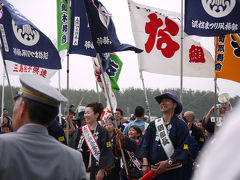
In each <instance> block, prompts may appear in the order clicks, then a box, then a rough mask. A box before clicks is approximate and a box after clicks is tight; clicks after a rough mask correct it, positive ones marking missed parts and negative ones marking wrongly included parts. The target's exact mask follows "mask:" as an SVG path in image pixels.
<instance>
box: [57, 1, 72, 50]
mask: <svg viewBox="0 0 240 180" xmlns="http://www.w3.org/2000/svg"><path fill="white" fill-rule="evenodd" d="M69 10H71V9H70V8H69ZM69 14H71V13H69ZM70 19H71V18H68V4H67V0H57V37H58V42H57V44H58V46H57V49H58V51H62V50H65V49H67V45H68V44H67V40H68V38H67V36H68V29H69V26H68V24H70V22H69V20H70Z"/></svg>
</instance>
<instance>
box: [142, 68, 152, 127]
mask: <svg viewBox="0 0 240 180" xmlns="http://www.w3.org/2000/svg"><path fill="white" fill-rule="evenodd" d="M139 72H140V79H141V80H142V85H143V90H144V95H145V102H146V106H147V112H148V121H149V122H150V121H151V113H150V107H149V102H148V97H147V90H146V88H145V83H144V79H143V73H142V71H139Z"/></svg>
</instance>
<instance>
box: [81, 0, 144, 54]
mask: <svg viewBox="0 0 240 180" xmlns="http://www.w3.org/2000/svg"><path fill="white" fill-rule="evenodd" d="M93 2H94V4H93ZM84 3H85V8H86V12H87V17H88V21H89V26H90V30H91V35H92V40H93V45H94V48H95V49H96V51H97V53H106V52H118V51H127V50H131V51H135V52H136V53H140V52H142V50H141V49H138V48H136V47H134V46H132V45H129V44H121V43H120V42H119V40H118V37H117V34H116V31H115V27H114V24H113V21H112V19H111V15H109V13H108V12H107V10H106V8H105V7H104V6H103V5H102V3H100V2H99V1H98V0H84Z"/></svg>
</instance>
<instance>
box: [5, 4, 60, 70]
mask: <svg viewBox="0 0 240 180" xmlns="http://www.w3.org/2000/svg"><path fill="white" fill-rule="evenodd" d="M0 33H1V35H0V39H1V43H2V49H3V58H4V59H5V60H10V61H13V62H16V63H19V64H23V65H28V66H35V67H42V68H47V69H61V61H60V59H61V58H60V56H59V53H58V51H57V49H56V48H55V46H54V45H53V43H52V42H51V40H50V39H49V38H48V37H47V36H45V35H44V34H43V33H42V32H41V31H40V30H39V29H38V28H37V27H36V26H34V25H33V24H32V23H31V22H30V21H29V20H28V19H26V18H25V17H24V16H23V15H21V13H20V12H19V11H17V10H16V9H15V8H14V7H13V6H12V5H11V4H10V3H8V2H7V1H6V0H0Z"/></svg>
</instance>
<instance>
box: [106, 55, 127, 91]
mask: <svg viewBox="0 0 240 180" xmlns="http://www.w3.org/2000/svg"><path fill="white" fill-rule="evenodd" d="M122 65H123V63H122V61H121V59H120V58H119V57H118V56H117V54H115V53H110V57H109V65H108V68H107V70H106V72H107V74H108V75H109V78H110V81H111V87H112V91H113V92H116V91H118V90H120V88H119V86H118V84H117V82H118V78H119V75H120V72H121V70H122Z"/></svg>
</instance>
